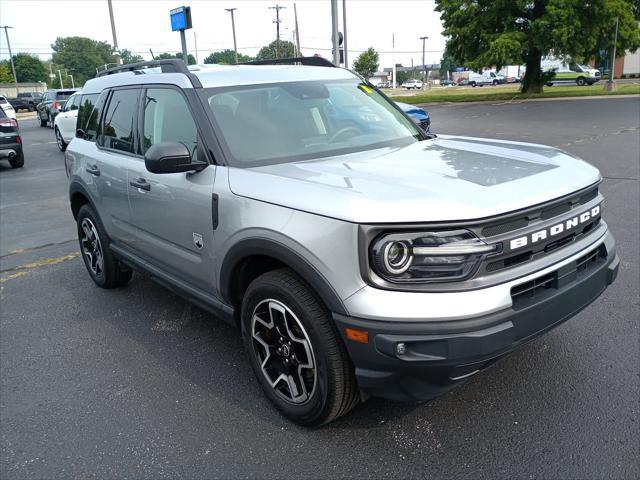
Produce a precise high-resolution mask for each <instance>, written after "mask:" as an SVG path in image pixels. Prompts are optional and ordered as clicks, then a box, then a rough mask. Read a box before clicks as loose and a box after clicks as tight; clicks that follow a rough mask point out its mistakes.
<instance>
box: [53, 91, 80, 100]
mask: <svg viewBox="0 0 640 480" xmlns="http://www.w3.org/2000/svg"><path fill="white" fill-rule="evenodd" d="M74 93H76V92H75V90H68V91H62V92H57V93H56V100H66V99H67V98H69V97H70V96H71V95H73V94H74Z"/></svg>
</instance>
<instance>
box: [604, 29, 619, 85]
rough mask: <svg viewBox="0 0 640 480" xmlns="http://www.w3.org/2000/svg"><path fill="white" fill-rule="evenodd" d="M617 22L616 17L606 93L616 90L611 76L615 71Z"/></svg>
mask: <svg viewBox="0 0 640 480" xmlns="http://www.w3.org/2000/svg"><path fill="white" fill-rule="evenodd" d="M618 20H619V18H618V17H616V30H615V34H614V35H613V49H612V51H611V73H609V80H607V83H606V84H605V85H604V89H605V90H606V91H608V92H612V91H614V90H615V89H616V84H615V82H614V81H613V76H614V74H615V70H616V43H618Z"/></svg>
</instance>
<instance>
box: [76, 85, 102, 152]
mask: <svg viewBox="0 0 640 480" xmlns="http://www.w3.org/2000/svg"><path fill="white" fill-rule="evenodd" d="M105 98H106V93H103V94H102V95H99V94H97V93H92V94H90V95H82V102H81V103H80V110H79V111H78V120H77V127H76V128H78V129H80V130H82V131H83V132H84V135H83V136H82V138H84V139H85V140H89V141H92V142H95V140H96V135H97V134H98V122H99V121H100V114H101V113H102V109H103V107H104V101H105Z"/></svg>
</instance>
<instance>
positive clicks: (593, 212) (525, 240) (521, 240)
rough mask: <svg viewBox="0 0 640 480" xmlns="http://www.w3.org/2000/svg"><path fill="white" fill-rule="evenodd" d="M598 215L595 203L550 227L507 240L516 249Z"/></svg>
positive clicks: (570, 228) (572, 227) (569, 229)
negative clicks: (589, 207) (588, 208)
mask: <svg viewBox="0 0 640 480" xmlns="http://www.w3.org/2000/svg"><path fill="white" fill-rule="evenodd" d="M598 215H600V205H596V206H595V207H593V208H591V209H590V210H587V211H586V212H582V213H581V214H579V215H576V216H575V217H571V218H568V219H567V220H564V221H563V222H562V223H558V224H555V225H551V226H550V227H546V228H543V229H541V230H537V231H535V232H533V233H528V234H527V235H523V236H521V237H518V238H514V239H513V240H511V241H510V242H509V248H510V249H511V250H517V249H519V248H523V247H526V246H527V245H533V244H535V243H538V242H541V241H543V240H546V239H548V238H551V237H555V236H557V235H560V234H561V233H563V232H564V233H566V232H569V231H571V230H573V229H574V228H576V227H577V226H578V225H581V224H583V223H586V222H589V221H591V220H593V219H595V218H596V217H597V216H598Z"/></svg>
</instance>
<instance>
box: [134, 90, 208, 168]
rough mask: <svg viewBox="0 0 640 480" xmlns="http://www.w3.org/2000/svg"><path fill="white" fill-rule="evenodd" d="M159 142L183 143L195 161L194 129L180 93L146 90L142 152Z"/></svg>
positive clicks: (196, 137)
mask: <svg viewBox="0 0 640 480" xmlns="http://www.w3.org/2000/svg"><path fill="white" fill-rule="evenodd" d="M162 142H177V143H181V144H183V145H184V146H185V147H187V148H188V149H189V152H191V158H192V159H195V157H196V155H195V154H196V149H197V146H198V130H197V128H196V123H195V121H194V120H193V117H192V116H191V112H190V111H189V107H188V105H187V102H186V100H185V98H184V97H183V96H182V95H181V94H180V93H178V92H177V91H175V90H173V89H170V88H150V89H148V90H147V93H146V95H145V99H144V140H143V146H144V151H145V152H146V151H147V150H148V149H149V147H151V146H152V145H155V144H157V143H162Z"/></svg>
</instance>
